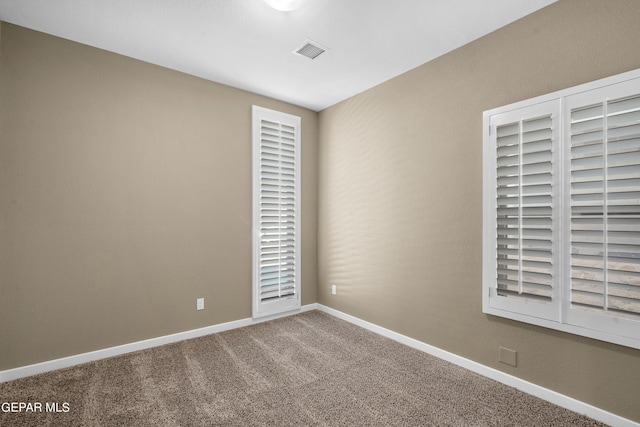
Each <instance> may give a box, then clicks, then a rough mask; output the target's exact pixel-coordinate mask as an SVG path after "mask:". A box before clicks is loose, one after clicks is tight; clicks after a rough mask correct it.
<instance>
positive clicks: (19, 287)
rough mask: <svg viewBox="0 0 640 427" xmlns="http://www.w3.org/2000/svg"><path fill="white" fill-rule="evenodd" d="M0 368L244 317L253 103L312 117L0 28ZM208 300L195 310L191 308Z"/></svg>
mask: <svg viewBox="0 0 640 427" xmlns="http://www.w3.org/2000/svg"><path fill="white" fill-rule="evenodd" d="M1 40H2V45H1V61H2V68H1V69H0V73H1V74H0V79H1V84H0V91H1V92H0V95H1V98H0V99H1V101H0V103H1V104H0V108H1V110H0V120H1V128H0V135H1V139H0V370H4V369H8V368H13V367H17V366H24V365H28V364H32V363H36V362H41V361H45V360H51V359H55V358H60V357H64V356H69V355H74V354H79V353H83V352H87V351H92V350H96V349H102V348H106V347H110V346H115V345H119V344H124V343H128V342H134V341H138V340H143V339H147V338H152V337H156V336H162V335H167V334H171V333H175V332H180V331H185V330H190V329H194V328H199V327H204V326H209V325H213V324H218V323H222V322H227V321H231V320H236V319H241V318H247V317H250V316H251V105H252V104H258V105H261V106H264V107H267V108H274V109H278V110H281V111H284V112H287V113H292V114H296V115H300V116H301V117H302V132H303V134H302V141H303V148H302V171H303V172H302V186H303V188H302V225H303V235H302V245H303V248H302V253H303V260H302V272H303V280H302V303H303V304H309V303H313V302H316V277H317V270H316V259H317V256H316V229H317V221H316V216H317V142H318V137H317V126H318V114H317V113H316V112H313V111H310V110H306V109H303V108H300V107H295V106H292V105H289V104H285V103H282V102H278V101H274V100H272V99H268V98H264V97H261V96H257V95H254V94H250V93H247V92H243V91H240V90H236V89H232V88H229V87H226V86H223V85H219V84H215V83H212V82H208V81H205V80H202V79H198V78H195V77H191V76H187V75H185V74H181V73H178V72H174V71H170V70H167V69H164V68H161V67H157V66H153V65H150V64H147V63H144V62H140V61H136V60H133V59H129V58H125V57H122V56H119V55H116V54H112V53H108V52H105V51H101V50H98V49H95V48H91V47H87V46H84V45H80V44H77V43H73V42H69V41H66V40H62V39H59V38H56V37H52V36H48V35H44V34H41V33H38V32H35V31H31V30H26V29H23V28H20V27H17V26H15V25H11V24H7V23H3V24H2V39H1ZM198 297H204V298H205V310H204V311H196V309H195V306H196V304H195V301H196V298H198Z"/></svg>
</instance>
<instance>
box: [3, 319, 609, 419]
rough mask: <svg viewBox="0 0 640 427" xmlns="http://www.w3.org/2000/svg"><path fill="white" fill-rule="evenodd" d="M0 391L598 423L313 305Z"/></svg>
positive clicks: (171, 404) (106, 404)
mask: <svg viewBox="0 0 640 427" xmlns="http://www.w3.org/2000/svg"><path fill="white" fill-rule="evenodd" d="M2 402H31V403H36V402H41V403H42V405H43V408H42V412H37V411H36V412H28V413H27V412H22V413H5V412H1V411H0V425H2V426H21V425H27V426H47V425H51V426H217V425H221V426H544V427H550V426H602V425H603V424H600V423H598V422H595V421H593V420H591V419H588V418H586V417H583V416H581V415H578V414H575V413H573V412H570V411H568V410H565V409H563V408H560V407H557V406H555V405H552V404H550V403H548V402H545V401H543V400H540V399H537V398H535V397H532V396H529V395H527V394H524V393H522V392H519V391H517V390H516V389H513V388H510V387H507V386H505V385H502V384H500V383H498V382H495V381H493V380H490V379H487V378H484V377H481V376H480V375H477V374H475V373H472V372H469V371H467V370H465V369H463V368H460V367H458V366H455V365H452V364H450V363H447V362H444V361H442V360H440V359H437V358H434V357H432V356H429V355H427V354H425V353H422V352H420V351H417V350H415V349H412V348H409V347H406V346H404V345H401V344H399V343H397V342H395V341H392V340H389V339H387V338H384V337H381V336H379V335H377V334H374V333H372V332H370V331H367V330H365V329H362V328H359V327H357V326H354V325H352V324H350V323H348V322H345V321H342V320H340V319H337V318H335V317H332V316H329V315H327V314H325V313H322V312H318V311H311V312H307V313H302V314H298V315H295V316H291V317H287V318H283V319H278V320H274V321H270V322H267V323H263V324H258V325H253V326H249V327H246V328H241V329H236V330H232V331H227V332H222V333H219V334H214V335H209V336H205V337H201V338H196V339H192V340H187V341H182V342H179V343H175V344H170V345H166V346H162V347H157V348H153V349H148V350H143V351H139V352H135V353H129V354H126V355H122V356H117V357H113V358H110V359H105V360H101V361H97V362H92V363H88V364H84V365H80V366H76V367H72V368H67V369H63V370H59V371H55V372H49V373H45V374H41V375H36V376H32V377H29V378H22V379H19V380H15V381H11V382H7V383H3V384H0V403H2ZM47 402H49V403H51V402H54V403H58V404H59V406H58V410H59V411H64V406H63V404H64V403H65V402H66V403H68V412H46V407H45V404H46V403H47Z"/></svg>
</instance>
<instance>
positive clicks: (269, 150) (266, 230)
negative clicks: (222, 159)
mask: <svg viewBox="0 0 640 427" xmlns="http://www.w3.org/2000/svg"><path fill="white" fill-rule="evenodd" d="M252 114H253V239H254V240H253V250H254V256H253V271H254V273H253V317H263V316H268V315H272V314H277V313H281V312H284V311H289V310H293V309H296V308H299V307H300V215H299V213H300V118H299V117H297V116H292V115H289V114H284V113H280V112H278V111H274V110H269V109H266V108H262V107H257V106H253V110H252Z"/></svg>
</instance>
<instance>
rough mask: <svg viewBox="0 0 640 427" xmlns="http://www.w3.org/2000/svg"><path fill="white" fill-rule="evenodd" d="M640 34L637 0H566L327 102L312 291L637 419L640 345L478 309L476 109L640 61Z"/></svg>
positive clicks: (627, 67)
mask: <svg viewBox="0 0 640 427" xmlns="http://www.w3.org/2000/svg"><path fill="white" fill-rule="evenodd" d="M639 41H640V1H637V0H626V1H625V0H615V1H612V0H607V1H601V0H560V1H559V2H558V3H555V4H553V5H551V6H550V7H548V8H545V9H542V10H541V11H539V12H538V13H535V14H533V15H530V16H528V17H525V18H524V19H522V20H520V21H517V22H515V23H513V24H512V25H509V26H507V27H505V28H503V29H500V30H499V31H497V32H494V33H492V34H490V35H488V36H486V37H484V38H482V39H480V40H478V41H476V42H473V43H471V44H468V45H466V46H464V47H462V48H460V49H458V50H456V51H454V52H451V53H449V54H447V55H444V56H442V57H440V58H438V59H436V60H434V61H432V62H430V63H427V64H425V65H423V66H421V67H418V68H416V69H414V70H412V71H410V72H408V73H406V74H403V75H401V76H399V77H397V78H394V79H392V80H390V81H388V82H385V83H384V84H381V85H379V86H377V87H375V88H373V89H370V90H368V91H366V92H364V93H362V94H360V95H358V96H355V97H353V98H350V99H348V100H346V101H344V102H342V103H340V104H338V105H335V106H333V107H331V108H328V109H327V110H324V111H322V112H321V113H320V149H319V155H320V158H319V162H320V163H319V167H320V190H319V192H320V193H319V209H320V211H319V234H318V242H319V248H318V255H319V264H318V271H319V278H318V286H319V287H318V300H319V302H320V303H321V304H325V305H328V306H330V307H334V308H336V309H338V310H341V311H343V312H346V313H349V314H352V315H354V316H357V317H359V318H362V319H365V320H368V321H371V322H373V323H375V324H378V325H381V326H383V327H386V328H389V329H391V330H394V331H396V332H399V333H402V334H405V335H408V336H410V337H413V338H416V339H418V340H420V341H423V342H426V343H428V344H432V345H435V346H437V347H440V348H442V349H445V350H448V351H450V352H453V353H455V354H458V355H460V356H463V357H466V358H469V359H472V360H475V361H477V362H480V363H482V364H484V365H487V366H490V367H493V368H496V369H499V370H501V371H505V372H507V373H509V374H513V375H515V376H518V377H520V378H523V379H525V380H528V381H531V382H534V383H536V384H539V385H541V386H543V387H548V388H550V389H552V390H556V391H558V392H560V393H563V394H566V395H569V396H573V397H575V398H577V399H579V400H581V401H584V402H587V403H591V404H593V405H595V406H598V407H600V408H603V409H605V410H608V411H611V412H614V413H617V414H619V415H621V416H623V417H627V418H630V419H633V420H635V421H640V405H638V402H640V388H639V386H638V384H640V351H638V350H633V349H630V348H625V347H620V346H616V345H612V344H607V343H603V342H599V341H594V340H590V339H586V338H581V337H577V336H571V335H567V334H564V333H560V332H555V331H551V330H547V329H543V328H539V327H534V326H529V325H526V324H521V323H518V322H513V321H509V320H503V319H500V318H496V317H492V316H487V315H484V314H482V311H481V310H482V298H481V289H482V280H481V277H482V264H481V262H482V112H483V111H484V110H488V109H491V108H494V107H498V106H501V105H505V104H508V103H512V102H516V101H519V100H523V99H527V98H531V97H534V96H537V95H542V94H545V93H549V92H552V91H556V90H560V89H563V88H567V87H571V86H574V85H577V84H581V83H585V82H588V81H591V80H595V79H598V78H602V77H606V76H610V75H614V74H618V73H621V72H624V71H629V70H632V69H635V68H639V67H640V45H639ZM332 283H335V284H336V285H337V287H338V293H337V295H335V296H332V295H331V294H330V285H331V284H332ZM499 346H506V347H508V348H512V349H515V350H517V351H518V367H517V368H512V367H510V366H507V365H504V364H500V363H499V362H498V360H497V359H498V347H499Z"/></svg>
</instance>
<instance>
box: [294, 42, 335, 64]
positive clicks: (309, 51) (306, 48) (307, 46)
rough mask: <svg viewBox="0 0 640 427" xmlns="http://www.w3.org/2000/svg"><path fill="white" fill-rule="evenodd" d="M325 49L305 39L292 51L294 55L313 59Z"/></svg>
mask: <svg viewBox="0 0 640 427" xmlns="http://www.w3.org/2000/svg"><path fill="white" fill-rule="evenodd" d="M326 50H327V49H325V48H324V47H322V46H320V45H319V44H318V43H316V42H313V41H311V40H305V42H304V43H302V44H301V45H300V46H299V47H298V48H297V49H296V50H294V51H293V53H295V54H296V55H301V56H305V57H307V58H309V59H315V58H317V57H318V56H320V55H321V54H322V53H324V52H325V51H326Z"/></svg>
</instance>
